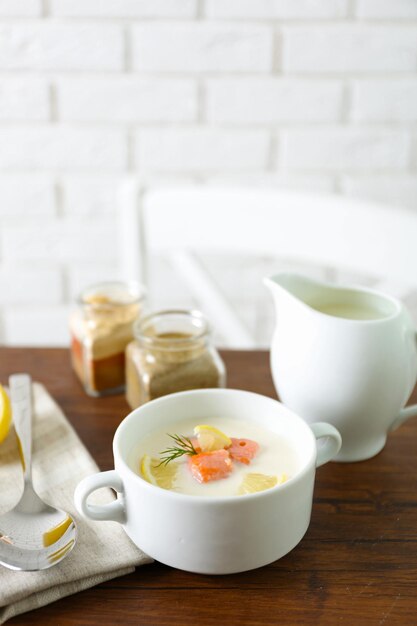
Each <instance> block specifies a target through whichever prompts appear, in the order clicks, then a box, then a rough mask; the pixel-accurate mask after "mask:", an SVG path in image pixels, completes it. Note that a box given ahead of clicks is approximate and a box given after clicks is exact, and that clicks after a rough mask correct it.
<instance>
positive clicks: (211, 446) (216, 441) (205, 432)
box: [194, 424, 232, 452]
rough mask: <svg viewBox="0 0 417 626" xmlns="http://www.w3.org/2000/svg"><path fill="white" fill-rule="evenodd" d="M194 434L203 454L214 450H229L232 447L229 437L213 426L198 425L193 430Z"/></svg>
mask: <svg viewBox="0 0 417 626" xmlns="http://www.w3.org/2000/svg"><path fill="white" fill-rule="evenodd" d="M194 434H195V435H196V437H197V440H198V445H199V446H200V448H201V450H202V451H203V452H213V451H214V450H221V449H222V448H229V447H230V446H231V445H232V440H231V439H230V437H228V436H227V435H225V434H224V433H222V431H221V430H219V429H218V428H215V427H214V426H206V425H205V424H200V425H199V426H196V427H195V428H194Z"/></svg>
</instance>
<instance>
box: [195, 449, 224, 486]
mask: <svg viewBox="0 0 417 626" xmlns="http://www.w3.org/2000/svg"><path fill="white" fill-rule="evenodd" d="M188 467H189V468H190V470H191V474H192V475H193V478H195V480H197V481H198V482H199V483H208V482H209V481H211V480H219V479H220V478H227V477H228V475H229V474H230V472H231V471H232V469H233V463H232V461H231V459H230V456H229V452H228V450H214V451H213V452H201V453H200V454H194V455H193V456H190V457H189V458H188Z"/></svg>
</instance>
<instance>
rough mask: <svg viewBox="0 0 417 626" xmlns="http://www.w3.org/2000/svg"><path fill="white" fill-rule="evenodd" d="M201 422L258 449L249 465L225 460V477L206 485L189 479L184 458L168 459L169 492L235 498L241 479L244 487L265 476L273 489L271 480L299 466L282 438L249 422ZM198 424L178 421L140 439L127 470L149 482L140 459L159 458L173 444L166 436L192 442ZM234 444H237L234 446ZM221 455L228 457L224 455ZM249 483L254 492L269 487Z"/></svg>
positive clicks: (282, 478)
mask: <svg viewBox="0 0 417 626" xmlns="http://www.w3.org/2000/svg"><path fill="white" fill-rule="evenodd" d="M203 423H204V424H205V425H208V426H212V427H215V428H216V429H219V430H220V431H221V432H223V433H224V434H225V435H227V436H228V437H230V438H236V439H239V440H242V439H246V440H250V441H251V442H256V443H257V444H258V445H259V448H257V451H256V454H254V456H253V458H251V459H250V462H249V464H245V463H243V462H239V461H238V460H236V458H231V459H230V461H229V460H228V463H231V465H232V469H231V471H230V473H229V474H227V476H226V477H222V478H219V479H216V480H210V481H209V482H199V481H198V480H197V479H196V478H195V476H193V474H192V472H191V470H190V464H189V461H188V459H189V458H190V457H189V456H186V455H184V456H181V457H179V458H178V459H175V460H172V461H171V462H170V463H169V464H168V465H167V466H166V467H171V468H173V469H172V472H171V474H175V476H174V477H173V480H172V485H170V487H169V488H170V489H171V490H172V491H175V492H178V493H185V494H189V495H198V496H211V497H217V496H231V495H239V493H242V484H243V483H244V481H245V480H246V483H245V484H247V481H248V475H249V474H250V475H253V474H256V475H258V476H259V475H261V476H266V477H267V480H266V484H268V480H269V481H270V483H271V484H270V486H275V485H274V484H272V483H273V482H274V481H273V480H272V479H274V478H276V484H281V483H283V482H285V481H286V480H288V479H289V478H291V477H292V476H294V474H295V473H296V472H297V468H298V467H299V466H300V462H299V460H298V459H297V454H296V452H295V451H294V450H293V448H292V447H291V445H290V444H289V442H288V441H287V440H286V439H285V438H284V437H283V436H282V435H278V434H276V433H274V432H273V431H269V430H266V429H264V428H262V427H260V426H258V425H256V424H253V423H250V422H245V421H239V420H237V419H230V418H219V417H213V418H204V420H203ZM198 424H201V420H200V421H199V419H198V418H197V419H187V420H183V421H178V422H176V423H175V424H173V425H170V426H169V427H167V431H166V432H156V433H152V434H150V435H148V436H147V437H145V438H143V439H142V440H141V441H139V442H138V443H137V444H136V445H134V446H133V447H132V450H131V451H130V454H129V457H128V463H129V465H130V467H131V468H132V469H133V470H134V471H135V472H136V473H137V474H139V475H141V476H142V477H143V478H145V479H148V480H149V475H146V474H148V472H149V462H148V466H147V467H146V466H144V465H143V460H144V458H145V459H149V458H152V459H160V458H161V453H162V452H163V451H165V450H166V449H167V448H169V447H172V446H173V445H175V442H173V439H172V438H171V437H170V436H169V435H168V434H167V433H170V434H177V435H182V436H186V437H189V438H190V439H191V440H192V441H193V440H194V439H193V438H194V436H195V435H194V427H195V426H197V425H198ZM235 445H238V444H236V443H235ZM240 445H242V449H243V448H244V447H245V444H244V443H243V444H240ZM225 449H226V450H227V447H226V448H225ZM229 450H230V449H229ZM223 454H225V453H223ZM225 456H228V455H226V454H225ZM154 464H155V461H154ZM145 465H146V461H145ZM144 474H145V475H144ZM249 480H251V481H252V482H253V481H254V483H255V490H256V491H258V490H259V491H261V490H263V489H264V488H269V487H263V488H262V489H257V488H256V484H257V481H259V480H260V484H262V477H261V479H259V478H256V477H255V479H253V478H250V477H249ZM271 481H272V482H271ZM250 492H251V491H249V493H250ZM245 493H247V492H245Z"/></svg>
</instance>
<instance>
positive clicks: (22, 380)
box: [9, 374, 32, 485]
mask: <svg viewBox="0 0 417 626" xmlns="http://www.w3.org/2000/svg"><path fill="white" fill-rule="evenodd" d="M9 388H10V399H11V403H12V413H13V423H14V427H15V430H16V434H17V439H18V445H19V453H20V460H21V462H22V467H23V473H24V480H25V485H26V484H28V483H29V484H30V485H31V484H32V380H31V378H30V376H29V374H13V375H12V376H10V377H9Z"/></svg>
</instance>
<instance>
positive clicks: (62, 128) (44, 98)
mask: <svg viewBox="0 0 417 626" xmlns="http://www.w3.org/2000/svg"><path fill="white" fill-rule="evenodd" d="M416 125H417V0H100V1H98V0H0V220H1V229H0V290H1V293H2V294H3V297H2V298H1V303H0V342H1V341H7V342H13V343H19V344H24V343H34V342H35V341H36V342H38V343H39V344H44V343H54V342H55V343H57V342H58V343H59V342H66V341H67V328H66V323H67V322H66V318H67V314H68V307H69V305H70V303H71V302H72V301H73V299H74V297H75V294H76V293H77V292H78V291H79V290H80V289H82V288H83V287H84V286H85V285H86V284H88V283H91V282H95V281H98V280H105V279H112V278H117V277H118V275H119V274H118V272H119V266H118V254H117V246H118V240H117V232H116V222H117V192H118V189H119V186H120V182H121V180H122V178H123V176H124V174H125V173H126V172H130V173H132V172H137V173H138V175H140V176H144V177H145V178H146V179H150V180H152V181H155V182H156V184H161V183H165V182H166V181H170V182H173V181H198V182H202V183H207V184H218V183H220V184H239V183H242V182H244V183H245V184H249V185H255V186H263V185H268V186H269V185H274V186H275V185H277V186H284V187H291V188H295V189H302V190H304V191H311V192H314V193H316V192H320V191H323V192H337V193H341V194H345V195H349V196H354V197H361V198H368V199H371V200H375V201H378V202H381V203H389V204H392V205H395V206H399V207H407V208H408V209H410V210H417V130H416V128H417V126H416ZM265 263H266V262H265ZM216 267H217V266H216ZM219 267H220V266H219ZM237 267H238V266H237ZM239 267H240V266H239ZM267 267H268V268H269V267H270V266H269V265H268V264H266V265H265V264H264V265H259V267H258V268H255V269H254V271H253V272H252V273H251V279H250V280H251V281H252V282H251V284H250V286H249V283H248V289H250V290H251V291H252V290H254V291H253V293H256V294H258V296H257V297H258V299H259V298H261V295H260V294H261V292H262V289H261V288H259V289H258V290H256V289H255V288H254V284H255V283H256V284H257V281H258V278H259V276H260V275H261V273H263V272H266V271H267ZM158 268H159V269H158ZM158 268H157V273H158V275H159V274H160V275H161V276H162V275H164V276H165V278H164V279H161V282H160V283H159V282H158V285H157V286H156V288H155V290H154V294H155V298H156V300H155V302H156V303H158V302H159V303H160V304H163V305H164V306H167V305H168V304H169V303H170V302H172V303H173V304H175V305H180V304H181V302H183V303H184V305H189V304H190V299H189V298H188V296H187V294H186V292H185V291H183V290H182V288H180V286H176V284H175V283H174V282H173V281H172V280H171V277H170V276H169V271H168V270H167V268H165V270H164V268H163V264H162V265H160V266H158ZM229 274H230V278H228V276H229ZM232 274H233V272H232V271H231V272H229V273H227V272H226V274H225V277H224V281H225V282H224V285H223V286H224V289H225V290H226V291H227V292H228V293H230V294H231V295H232V298H233V299H234V300H235V301H236V302H237V303H239V307H240V309H241V312H242V315H243V316H244V317H245V318H246V320H247V323H248V324H249V325H250V326H251V328H252V330H255V331H256V332H258V333H259V337H261V340H262V341H263V342H265V338H267V337H268V333H269V330H268V329H269V327H268V324H270V318H268V315H269V314H268V313H265V311H268V310H269V309H268V305H267V302H268V299H267V296H266V294H265V299H264V300H262V302H260V304H259V308H258V309H257V310H256V311H254V310H253V309H250V307H247V306H243V304H242V301H241V299H239V298H240V296H239V294H238V293H237V292H236V291H235V288H234V284H235V282H236V281H235V279H234V278H233V279H232V278H231V275H232ZM164 281H165V282H164ZM174 301H175V302H174ZM28 320H32V321H33V323H34V324H36V334H34V333H33V326H31V325H30V323H29V321H28ZM268 320H269V321H268Z"/></svg>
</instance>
